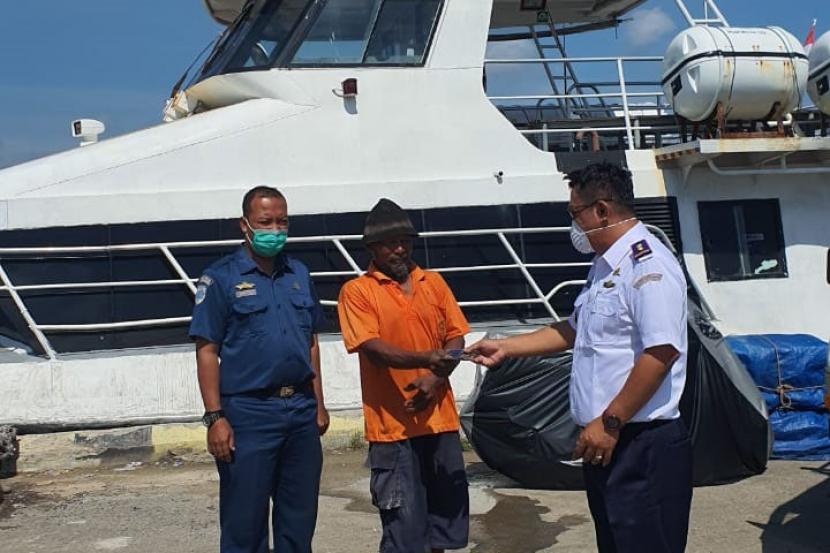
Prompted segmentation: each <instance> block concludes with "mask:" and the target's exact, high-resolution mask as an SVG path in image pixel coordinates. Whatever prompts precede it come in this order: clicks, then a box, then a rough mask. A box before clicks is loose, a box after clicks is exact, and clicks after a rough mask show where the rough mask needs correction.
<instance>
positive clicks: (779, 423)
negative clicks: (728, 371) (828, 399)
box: [726, 334, 830, 460]
mask: <svg viewBox="0 0 830 553" xmlns="http://www.w3.org/2000/svg"><path fill="white" fill-rule="evenodd" d="M726 340H727V343H728V344H729V347H730V348H732V351H733V352H735V355H736V356H737V357H738V358H739V359H740V360H741V362H742V363H743V364H744V366H746V368H747V370H748V371H749V374H750V375H751V376H752V379H753V380H754V381H755V383H756V385H757V386H758V388H760V390H761V394H762V395H763V397H764V401H765V402H766V404H767V408H768V409H769V413H770V417H769V420H770V424H771V425H772V429H773V432H774V434H775V443H774V445H773V451H772V455H773V457H774V458H777V459H804V460H807V459H814V460H825V459H830V426H828V414H827V412H826V411H825V409H824V370H825V366H826V365H827V343H826V342H823V341H821V340H819V339H818V338H815V337H813V336H808V335H805V334H794V335H781V334H767V335H757V336H730V337H728V338H727V339H726Z"/></svg>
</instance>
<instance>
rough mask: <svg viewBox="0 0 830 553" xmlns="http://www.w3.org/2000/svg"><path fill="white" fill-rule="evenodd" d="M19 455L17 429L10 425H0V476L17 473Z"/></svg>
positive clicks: (4, 476) (9, 476) (5, 476)
mask: <svg viewBox="0 0 830 553" xmlns="http://www.w3.org/2000/svg"><path fill="white" fill-rule="evenodd" d="M18 457H20V442H18V440H17V430H15V429H14V427H12V426H0V478H11V477H12V476H16V475H17V458H18Z"/></svg>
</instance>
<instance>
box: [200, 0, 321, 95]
mask: <svg viewBox="0 0 830 553" xmlns="http://www.w3.org/2000/svg"><path fill="white" fill-rule="evenodd" d="M311 1H312V0H254V1H251V2H249V3H248V4H246V6H245V9H243V10H242V12H241V13H240V14H239V17H238V18H237V19H236V21H234V23H233V25H231V26H230V27H228V29H227V31H226V32H225V34H224V35H223V36H222V38H221V39H220V40H219V43H218V44H217V45H216V48H215V49H214V51H213V52H212V53H211V55H210V56H209V57H208V59H207V61H206V62H205V65H204V66H203V67H202V71H201V74H200V75H199V77H198V79H197V80H198V81H201V80H204V79H207V78H208V77H212V76H214V75H219V74H221V73H229V72H233V71H246V70H256V69H267V68H270V67H271V66H273V64H274V62H275V61H276V59H277V57H278V56H279V55H280V53H281V52H282V51H283V49H284V48H285V46H286V45H287V43H288V42H289V41H290V40H291V37H292V35H293V34H294V33H296V32H297V29H298V27H299V25H300V22H301V21H302V20H303V15H304V14H305V13H306V12H307V10H308V6H309V5H310V3H311Z"/></svg>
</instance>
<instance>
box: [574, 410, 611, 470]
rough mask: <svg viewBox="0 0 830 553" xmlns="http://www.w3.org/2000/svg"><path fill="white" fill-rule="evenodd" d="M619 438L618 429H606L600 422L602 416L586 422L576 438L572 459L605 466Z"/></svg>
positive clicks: (609, 462) (609, 460) (608, 462)
mask: <svg viewBox="0 0 830 553" xmlns="http://www.w3.org/2000/svg"><path fill="white" fill-rule="evenodd" d="M619 439H620V431H619V430H607V429H606V428H605V425H604V424H602V417H597V418H596V419H594V420H592V421H591V422H590V423H588V426H586V427H585V428H584V429H583V430H582V432H580V434H579V438H577V440H576V449H575V450H574V454H573V459H574V460H576V459H582V462H583V463H590V464H592V465H599V464H602V466H604V467H607V466H608V465H609V464H611V458H612V456H613V455H614V448H615V447H617V441H618V440H619Z"/></svg>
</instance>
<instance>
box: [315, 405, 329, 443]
mask: <svg viewBox="0 0 830 553" xmlns="http://www.w3.org/2000/svg"><path fill="white" fill-rule="evenodd" d="M328 429H329V410H328V409H326V408H325V407H324V406H322V405H319V406H318V407H317V430H319V431H320V435H321V436H322V435H323V434H325V433H326V432H327V431H328Z"/></svg>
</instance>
